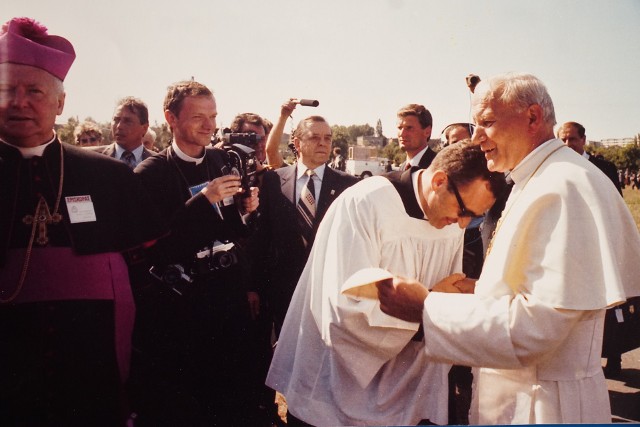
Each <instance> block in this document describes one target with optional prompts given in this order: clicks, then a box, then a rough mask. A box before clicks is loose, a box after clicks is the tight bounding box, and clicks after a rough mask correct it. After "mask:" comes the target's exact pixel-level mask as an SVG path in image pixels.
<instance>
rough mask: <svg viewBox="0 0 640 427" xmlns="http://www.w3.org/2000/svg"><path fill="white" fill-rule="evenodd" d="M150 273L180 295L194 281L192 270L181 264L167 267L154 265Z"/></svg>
mask: <svg viewBox="0 0 640 427" xmlns="http://www.w3.org/2000/svg"><path fill="white" fill-rule="evenodd" d="M149 273H150V274H151V275H152V276H153V277H155V278H156V279H158V280H159V281H160V282H162V283H163V284H164V285H167V286H169V287H170V288H171V290H173V291H174V292H175V293H177V294H178V295H182V294H183V293H184V291H185V290H186V288H187V287H188V286H189V284H191V283H193V277H192V276H191V272H190V271H188V269H186V268H185V267H184V266H183V265H181V264H169V265H167V266H165V267H157V266H155V265H154V266H153V267H151V268H150V269H149Z"/></svg>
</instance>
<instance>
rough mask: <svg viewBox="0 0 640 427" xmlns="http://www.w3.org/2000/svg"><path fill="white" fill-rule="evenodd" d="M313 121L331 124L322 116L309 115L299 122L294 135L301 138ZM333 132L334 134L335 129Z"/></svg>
mask: <svg viewBox="0 0 640 427" xmlns="http://www.w3.org/2000/svg"><path fill="white" fill-rule="evenodd" d="M311 123H327V125H328V124H329V123H328V122H327V121H326V120H325V118H324V117H322V116H309V117H307V118H304V119H302V120H300V121H299V122H298V126H296V129H295V130H294V131H293V136H294V137H296V138H300V137H301V136H302V134H303V133H304V131H306V130H307V129H308V128H309V125H310V124H311ZM331 133H332V134H333V131H332V132H331Z"/></svg>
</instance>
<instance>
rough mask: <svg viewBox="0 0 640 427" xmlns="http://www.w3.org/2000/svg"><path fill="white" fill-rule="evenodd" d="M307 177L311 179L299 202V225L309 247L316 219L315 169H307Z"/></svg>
mask: <svg viewBox="0 0 640 427" xmlns="http://www.w3.org/2000/svg"><path fill="white" fill-rule="evenodd" d="M305 175H307V176H308V177H309V179H308V181H307V185H305V186H304V187H302V192H301V193H300V200H299V201H298V223H299V224H300V229H301V230H302V239H303V240H304V245H305V246H307V245H308V244H309V242H310V241H311V240H312V237H313V221H314V219H315V217H316V197H315V194H316V192H315V185H314V183H313V176H314V175H315V172H313V169H307V171H306V172H305Z"/></svg>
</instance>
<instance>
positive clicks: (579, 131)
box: [562, 122, 586, 138]
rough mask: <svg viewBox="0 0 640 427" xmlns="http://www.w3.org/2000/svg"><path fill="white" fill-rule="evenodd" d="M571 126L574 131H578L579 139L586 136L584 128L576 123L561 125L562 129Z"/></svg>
mask: <svg viewBox="0 0 640 427" xmlns="http://www.w3.org/2000/svg"><path fill="white" fill-rule="evenodd" d="M567 125H569V126H573V127H574V128H576V130H577V131H578V136H580V138H584V136H585V135H586V130H585V128H584V126H582V125H581V124H580V123H578V122H566V123H563V124H562V127H565V126H567Z"/></svg>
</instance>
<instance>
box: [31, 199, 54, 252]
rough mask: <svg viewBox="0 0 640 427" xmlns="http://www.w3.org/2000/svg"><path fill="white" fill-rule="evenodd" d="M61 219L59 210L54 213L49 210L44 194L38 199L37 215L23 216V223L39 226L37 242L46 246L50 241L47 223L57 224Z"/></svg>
mask: <svg viewBox="0 0 640 427" xmlns="http://www.w3.org/2000/svg"><path fill="white" fill-rule="evenodd" d="M60 221H62V215H60V214H59V213H58V212H54V213H53V215H51V212H49V205H48V204H47V201H46V200H45V199H44V197H42V196H40V200H38V205H37V206H36V212H35V215H26V216H25V217H24V218H22V222H23V223H25V224H27V225H33V227H34V229H35V227H36V226H37V227H38V238H37V239H36V242H37V243H38V244H39V245H40V246H44V245H46V244H47V243H49V236H48V235H47V225H48V224H57V223H59V222H60Z"/></svg>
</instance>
